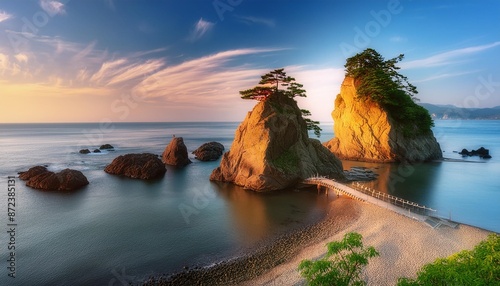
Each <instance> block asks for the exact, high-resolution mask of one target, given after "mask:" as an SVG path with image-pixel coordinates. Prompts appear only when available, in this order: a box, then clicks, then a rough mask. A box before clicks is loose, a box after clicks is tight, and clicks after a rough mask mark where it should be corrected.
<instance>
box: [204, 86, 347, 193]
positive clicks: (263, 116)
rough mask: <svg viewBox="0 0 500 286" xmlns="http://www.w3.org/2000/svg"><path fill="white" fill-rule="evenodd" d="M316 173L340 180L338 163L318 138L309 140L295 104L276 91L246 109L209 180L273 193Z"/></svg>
mask: <svg viewBox="0 0 500 286" xmlns="http://www.w3.org/2000/svg"><path fill="white" fill-rule="evenodd" d="M316 174H319V175H327V176H331V177H335V178H343V170H342V163H341V162H340V161H339V160H338V159H337V158H336V157H335V156H334V155H333V154H332V153H331V152H329V151H328V149H326V148H325V147H324V146H322V145H321V143H320V142H319V141H318V140H316V139H309V137H308V134H307V126H306V122H305V121H304V119H303V118H302V114H301V111H300V109H299V108H298V106H297V103H296V102H295V101H294V100H293V99H290V98H288V97H286V96H283V95H280V94H274V95H271V96H270V97H269V98H268V99H267V100H266V101H263V102H259V103H257V105H256V106H255V107H254V109H253V110H252V111H251V112H249V113H248V115H247V116H246V118H245V120H244V121H243V122H242V123H241V124H240V126H239V127H238V129H237V130H236V133H235V138H234V141H233V144H232V146H231V148H230V150H229V152H227V153H225V154H224V156H223V157H222V160H221V164H220V167H218V168H216V169H215V170H214V171H213V172H212V174H211V176H210V179H211V180H215V181H224V182H232V183H234V184H236V185H240V186H243V187H245V188H247V189H252V190H255V191H273V190H279V189H284V188H287V187H291V186H294V185H295V184H297V183H298V182H300V181H301V180H303V179H305V178H308V177H310V176H313V175H316Z"/></svg>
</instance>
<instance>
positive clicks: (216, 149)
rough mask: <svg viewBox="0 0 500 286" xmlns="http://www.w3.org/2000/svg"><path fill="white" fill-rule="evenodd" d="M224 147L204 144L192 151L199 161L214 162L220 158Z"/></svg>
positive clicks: (217, 143) (217, 144)
mask: <svg viewBox="0 0 500 286" xmlns="http://www.w3.org/2000/svg"><path fill="white" fill-rule="evenodd" d="M223 152H224V145H222V144H220V143H219V142H208V143H204V144H203V145H201V146H200V147H198V149H196V150H194V151H193V154H194V155H195V158H196V159H198V160H200V161H215V160H217V159H219V158H220V156H222V153H223Z"/></svg>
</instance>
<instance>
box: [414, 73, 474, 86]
mask: <svg viewBox="0 0 500 286" xmlns="http://www.w3.org/2000/svg"><path fill="white" fill-rule="evenodd" d="M477 72H479V70H474V71H466V72H457V73H441V74H438V75H433V76H430V77H427V78H424V79H419V80H414V81H412V83H421V82H427V81H433V80H437V79H443V78H452V77H457V76H462V75H468V74H473V73H477Z"/></svg>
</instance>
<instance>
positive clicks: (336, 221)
mask: <svg viewBox="0 0 500 286" xmlns="http://www.w3.org/2000/svg"><path fill="white" fill-rule="evenodd" d="M328 208H329V209H328V211H327V215H326V216H325V218H324V219H323V220H321V221H319V222H317V223H315V224H313V225H309V226H304V227H303V228H301V229H299V230H297V231H295V232H292V233H289V234H286V235H283V236H282V237H279V238H278V239H276V240H274V241H272V242H270V243H268V244H266V245H263V246H262V247H259V248H258V249H256V250H254V251H252V252H250V253H247V254H246V255H243V256H240V257H237V258H234V259H229V260H225V261H221V262H219V263H216V264H214V265H212V266H209V267H205V268H197V269H191V270H186V271H184V272H180V273H175V274H173V275H170V276H155V277H150V278H149V279H147V280H146V281H144V285H248V286H250V285H303V284H304V280H303V279H302V277H301V276H300V274H299V272H298V270H297V267H298V265H299V263H300V262H301V261H302V260H303V259H317V258H319V257H321V256H322V255H324V254H325V253H326V247H325V245H326V244H327V243H328V242H330V241H334V240H340V239H342V237H343V235H344V234H345V233H347V232H358V233H360V234H361V235H362V236H363V243H364V244H365V245H366V246H374V247H375V249H377V251H379V252H380V256H379V257H376V258H373V259H372V260H370V262H369V264H368V266H367V267H366V268H365V269H364V270H363V274H362V275H363V278H364V279H365V280H366V281H367V285H395V284H396V282H397V279H398V278H400V277H411V278H414V277H415V276H416V273H417V271H418V270H419V269H420V268H421V267H422V266H423V265H425V264H427V263H430V262H433V261H434V260H435V259H437V258H440V257H447V256H449V255H451V254H453V253H456V252H459V251H461V250H464V249H472V248H473V247H474V246H475V245H476V244H478V243H479V242H480V241H482V240H484V239H485V238H486V237H487V235H488V234H490V233H492V232H491V231H488V230H484V229H480V228H477V227H473V226H469V225H464V224H459V226H458V227H457V228H456V229H453V228H450V227H447V226H442V227H440V228H437V229H433V228H431V227H430V226H428V225H426V224H424V223H423V222H419V221H416V220H413V219H410V218H408V217H405V216H403V215H399V214H396V213H394V212H391V211H389V210H386V209H384V208H380V207H378V206H375V205H371V204H368V203H362V202H358V201H355V200H352V199H349V198H345V197H340V198H337V199H335V200H333V201H332V202H331V203H330V205H329V207H328ZM388 270H389V271H388Z"/></svg>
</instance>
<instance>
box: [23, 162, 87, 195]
mask: <svg viewBox="0 0 500 286" xmlns="http://www.w3.org/2000/svg"><path fill="white" fill-rule="evenodd" d="M19 178H20V179H21V180H25V181H27V182H26V185H27V186H28V187H32V188H35V189H39V190H44V191H74V190H77V189H79V188H81V187H83V186H86V185H88V184H89V181H88V180H87V178H86V177H85V176H84V175H83V174H82V172H80V171H77V170H71V169H64V170H62V171H60V172H58V173H54V172H51V171H49V170H47V168H46V167H44V166H36V167H33V168H30V169H29V170H28V171H26V172H21V173H19Z"/></svg>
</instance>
